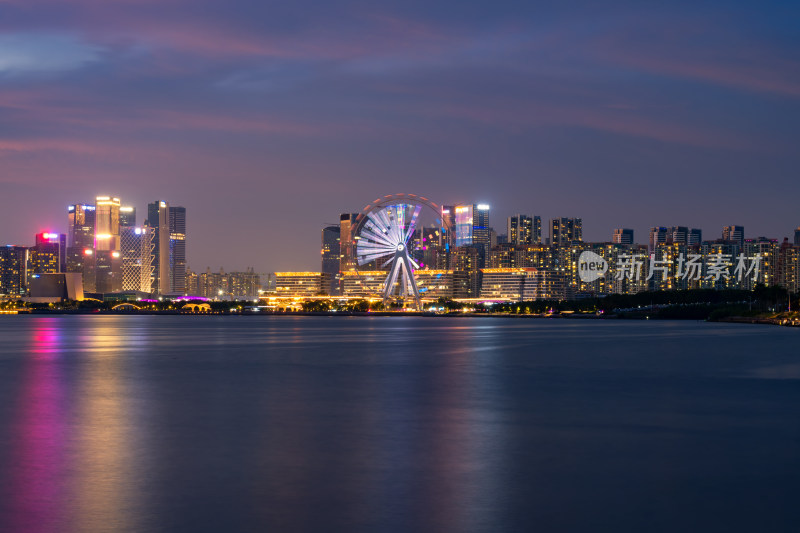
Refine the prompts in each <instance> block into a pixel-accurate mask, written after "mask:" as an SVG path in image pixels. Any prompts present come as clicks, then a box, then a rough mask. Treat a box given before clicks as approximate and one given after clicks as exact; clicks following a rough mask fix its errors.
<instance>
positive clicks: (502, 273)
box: [480, 268, 574, 301]
mask: <svg viewBox="0 0 800 533" xmlns="http://www.w3.org/2000/svg"><path fill="white" fill-rule="evenodd" d="M481 274H482V282H481V293H480V297H481V298H486V299H491V300H509V301H530V300H566V299H568V298H569V296H570V295H571V294H574V292H573V291H572V290H571V289H570V287H569V280H568V279H567V275H566V274H564V273H562V272H555V271H552V270H539V269H536V268H484V269H482V270H481Z"/></svg>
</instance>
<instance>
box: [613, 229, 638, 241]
mask: <svg viewBox="0 0 800 533" xmlns="http://www.w3.org/2000/svg"><path fill="white" fill-rule="evenodd" d="M611 242H613V243H614V244H626V245H630V244H633V230H632V229H628V228H617V229H615V230H614V236H613V238H612V240H611Z"/></svg>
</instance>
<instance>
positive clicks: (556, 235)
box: [550, 218, 583, 247]
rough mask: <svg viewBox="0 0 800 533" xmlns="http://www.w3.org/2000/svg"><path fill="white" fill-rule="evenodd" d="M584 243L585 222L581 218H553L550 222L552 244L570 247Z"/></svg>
mask: <svg viewBox="0 0 800 533" xmlns="http://www.w3.org/2000/svg"><path fill="white" fill-rule="evenodd" d="M573 242H583V221H582V220H581V219H580V218H553V219H551V220H550V244H552V245H555V246H559V247H561V246H569V245H570V244H571V243H573Z"/></svg>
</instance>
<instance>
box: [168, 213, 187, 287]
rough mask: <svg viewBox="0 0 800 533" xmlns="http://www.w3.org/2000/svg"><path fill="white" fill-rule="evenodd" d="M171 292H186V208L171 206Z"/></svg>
mask: <svg viewBox="0 0 800 533" xmlns="http://www.w3.org/2000/svg"><path fill="white" fill-rule="evenodd" d="M169 272H170V288H169V292H173V293H179V294H185V293H186V208H185V207H170V208H169Z"/></svg>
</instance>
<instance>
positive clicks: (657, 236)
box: [648, 226, 669, 252]
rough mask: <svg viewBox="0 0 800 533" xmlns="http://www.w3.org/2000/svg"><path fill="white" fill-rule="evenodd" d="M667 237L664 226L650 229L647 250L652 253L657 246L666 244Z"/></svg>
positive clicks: (667, 231) (667, 229)
mask: <svg viewBox="0 0 800 533" xmlns="http://www.w3.org/2000/svg"><path fill="white" fill-rule="evenodd" d="M668 235H669V228H666V227H664V226H655V227H652V228H650V242H649V247H648V250H650V251H651V252H652V251H653V250H655V249H656V247H657V246H658V245H659V244H662V243H665V242H667V236H668Z"/></svg>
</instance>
